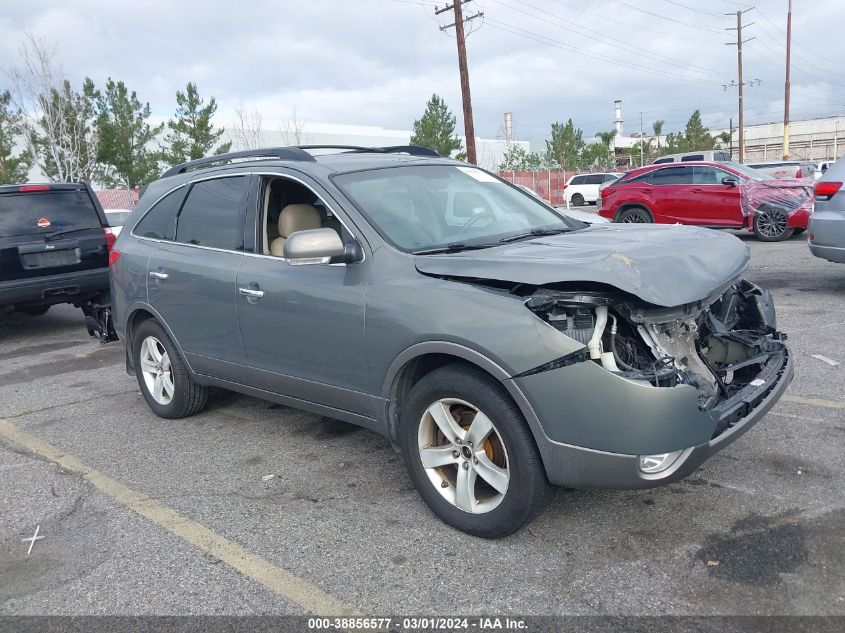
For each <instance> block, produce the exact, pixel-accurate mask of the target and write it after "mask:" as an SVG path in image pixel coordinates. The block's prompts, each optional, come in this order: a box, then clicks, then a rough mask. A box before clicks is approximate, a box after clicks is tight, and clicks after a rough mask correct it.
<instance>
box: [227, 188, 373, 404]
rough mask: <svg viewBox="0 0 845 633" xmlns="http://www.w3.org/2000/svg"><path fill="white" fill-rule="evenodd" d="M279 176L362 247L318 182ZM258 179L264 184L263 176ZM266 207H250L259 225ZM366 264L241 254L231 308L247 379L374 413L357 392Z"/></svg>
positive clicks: (362, 364)
mask: <svg viewBox="0 0 845 633" xmlns="http://www.w3.org/2000/svg"><path fill="white" fill-rule="evenodd" d="M279 178H281V179H282V180H283V181H285V182H290V183H293V185H296V186H298V187H300V188H299V189H298V190H297V191H298V192H300V193H298V195H299V196H300V197H299V198H298V201H302V200H303V199H302V197H301V196H302V195H303V194H302V193H301V192H302V188H303V187H305V188H307V190H308V191H310V192H311V193H312V194H313V198H312V199H310V200H308V202H309V203H310V204H311V205H312V206H315V207H317V208H320V207H321V206H322V207H323V209H325V211H323V213H324V214H331V218H332V220H331V222H328V221H327V220H325V219H324V222H323V226H332V227H333V228H335V230H338V231H340V232H341V234H342V238H343V239H344V241H345V242H346V243H347V244H349V243H351V241H353V240H354V241H357V242H358V243H359V244H360V245H361V246H362V247H363V248H366V245H365V244H363V242H362V241H361V240H359V239H358V238H356V237H355V235H354V234H353V232H352V231H351V230H350V228H351V223H350V222H349V220H348V219H347V218H346V217H344V216H342V215H341V213H340V212H339V211H338V205H337V204H336V202H335V200H334V199H332V198H331V197H330V196H329V195H328V194H327V192H326V191H325V190H324V189H323V188H322V187H320V186H319V185H317V184H316V183H315V182H313V181H312V180H310V179H307V178H306V177H304V176H303V175H301V174H297V175H293V174H290V173H285V174H280V175H279V177H277V178H275V180H278V179H279ZM263 181H264V182H263V184H262V186H263V187H266V186H268V177H265V178H264V179H263ZM293 185H291V186H292V187H293ZM265 198H266V196H263V195H260V194H259V196H258V200H264V199H265ZM262 204H263V203H262ZM300 206H302V205H300ZM269 211H270V210H269V209H267V208H263V209H259V210H258V212H257V213H256V214H255V215H256V217H258V222H259V227H261V226H262V224H261V223H263V222H264V221H265V220H264V216H265V215H266V214H267V213H268V212H269ZM280 213H285V211H284V209H282V210H281V211H280ZM260 233H261V232H259V234H260ZM258 250H259V251H260V252H266V249H260V248H259V249H258ZM370 264H371V257H370V255H369V254H366V255H364V257H363V261H360V262H358V263H354V264H324V265H321V264H316V265H293V264H291V263H289V262H287V261H286V260H285V259H284V258H283V257H276V256H273V255H264V254H256V255H247V256H245V257H244V261H243V263H242V264H241V267H240V269H239V270H238V274H237V288H238V296H237V311H238V319H239V322H240V328H241V336H242V338H243V341H244V347H245V350H246V356H247V360H248V363H249V365H250V367H251V384H253V385H254V386H256V387H258V388H260V389H264V390H267V391H271V392H274V393H280V394H284V395H288V396H292V397H294V398H299V399H301V400H307V401H309V402H316V403H318V404H322V405H325V406H330V407H333V408H336V409H341V410H344V411H352V412H355V413H359V414H362V415H367V416H370V417H374V416H375V407H376V406H377V402H376V400H377V399H376V398H374V397H372V396H369V395H367V394H366V393H364V392H365V390H366V389H367V382H366V375H367V365H366V354H365V344H364V306H365V292H366V283H367V279H368V277H369V270H370Z"/></svg>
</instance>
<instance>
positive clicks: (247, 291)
mask: <svg viewBox="0 0 845 633" xmlns="http://www.w3.org/2000/svg"><path fill="white" fill-rule="evenodd" d="M238 292H240V293H241V294H242V295H243V296H245V297H249V298H251V299H260V298H261V297H263V296H264V291H263V290H253V289H252V288H238Z"/></svg>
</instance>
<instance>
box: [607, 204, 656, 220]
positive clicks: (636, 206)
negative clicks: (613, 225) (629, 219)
mask: <svg viewBox="0 0 845 633" xmlns="http://www.w3.org/2000/svg"><path fill="white" fill-rule="evenodd" d="M630 209H642V210H644V211H645V212H646V213H648V215H649V217H651V221H652V222H654V213H652V211H651V209H650V208H649V206H648V205H647V204H645V203H642V202H623V203H622V204H620V205H619V207H618V208H617V209H616V214H615V215H614V216H613V221H614V222H618V221H619V216H621V215H622V214H623V213H625V211H628V210H630Z"/></svg>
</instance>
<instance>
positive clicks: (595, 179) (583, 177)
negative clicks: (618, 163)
mask: <svg viewBox="0 0 845 633" xmlns="http://www.w3.org/2000/svg"><path fill="white" fill-rule="evenodd" d="M620 176H622V174H621V173H619V172H604V173H598V174H578V175H577V176H572V177H571V178H570V179H569V180H567V181H566V184H565V185H564V186H563V197H564V199H565V200H566V204H571V205H573V206H576V207H581V206H584V204H587V203H589V204H595V203H596V202H597V201H598V199H599V189H600V188H601V186H602V185H603V184H605V183H611V182H613V181H614V180H617V179H618V178H619V177H620Z"/></svg>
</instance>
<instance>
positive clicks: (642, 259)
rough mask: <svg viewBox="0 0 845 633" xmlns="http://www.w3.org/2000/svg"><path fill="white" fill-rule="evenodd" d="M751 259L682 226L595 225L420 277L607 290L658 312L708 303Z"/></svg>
mask: <svg viewBox="0 0 845 633" xmlns="http://www.w3.org/2000/svg"><path fill="white" fill-rule="evenodd" d="M749 259H750V252H749V250H748V247H747V246H746V245H745V244H743V243H742V241H741V240H739V239H738V238H736V237H734V236H733V235H730V234H728V233H723V232H720V231H713V230H710V229H702V228H697V227H690V226H680V225H669V226H667V225H662V226H661V225H653V224H644V225H637V224H594V225H592V226H590V227H589V228H587V229H582V230H579V231H575V232H572V233H564V234H561V235H552V236H548V237H538V238H534V239H530V240H523V241H520V242H514V243H511V244H504V245H502V246H497V247H493V248H488V249H483V250H477V251H465V252H463V253H450V254H442V255H419V256H417V257H416V258H415V265H416V267H417V270H418V271H420V272H421V273H427V274H431V275H438V276H448V277H463V278H474V279H489V280H496V281H508V282H514V283H526V284H532V285H538V286H540V285H545V284H552V283H558V282H566V281H590V282H596V283H603V284H607V285H610V286H613V287H615V288H618V289H620V290H623V291H625V292H628V293H630V294H632V295H635V296H637V297H639V298H640V299H642V300H643V301H647V302H648V303H653V304H655V305H658V306H664V307H676V306H680V305H683V304H686V303H693V302H695V301H699V300H701V299H704V298H706V297H708V296H710V295H711V294H713V293H714V292H715V291H716V290H718V289H720V288H722V287H724V286H727V285H728V284H729V283H731V282H732V281H734V280H736V279H737V278H738V277H739V276H740V274H741V273H742V271H743V270H745V268H746V266H748V261H749Z"/></svg>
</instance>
